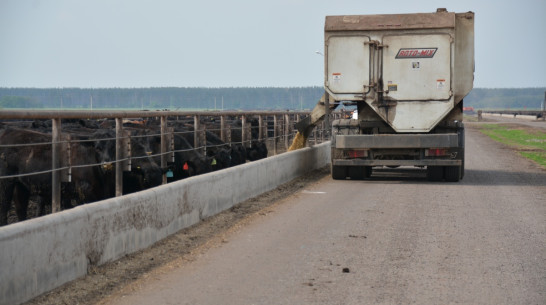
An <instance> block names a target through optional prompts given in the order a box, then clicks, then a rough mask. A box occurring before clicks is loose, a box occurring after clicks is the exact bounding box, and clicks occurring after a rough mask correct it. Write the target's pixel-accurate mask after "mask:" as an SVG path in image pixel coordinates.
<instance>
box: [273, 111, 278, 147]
mask: <svg viewBox="0 0 546 305" xmlns="http://www.w3.org/2000/svg"><path fill="white" fill-rule="evenodd" d="M277 124H278V123H277V115H275V114H274V115H273V155H277V128H278V126H277Z"/></svg>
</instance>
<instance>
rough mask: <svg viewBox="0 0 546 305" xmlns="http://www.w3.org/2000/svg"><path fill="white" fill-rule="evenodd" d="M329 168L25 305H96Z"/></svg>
mask: <svg viewBox="0 0 546 305" xmlns="http://www.w3.org/2000/svg"><path fill="white" fill-rule="evenodd" d="M329 173H330V169H329V167H325V168H322V169H319V170H315V171H312V172H310V173H309V174H307V175H305V176H303V177H300V178H297V179H295V180H293V181H292V182H289V183H286V184H283V185H281V186H279V187H278V188H276V189H274V190H272V191H269V192H267V193H265V194H262V195H260V196H258V197H255V198H252V199H249V200H247V201H245V202H242V203H240V204H238V205H236V206H234V207H232V208H231V209H229V210H227V211H225V212H223V213H220V214H218V215H216V216H214V217H210V218H208V219H205V220H204V221H202V222H201V223H199V224H197V225H195V226H192V227H190V228H187V229H184V230H182V231H180V232H178V233H177V234H174V235H172V236H170V237H168V238H166V239H164V240H162V241H160V242H158V243H157V244H155V245H154V246H152V247H150V248H148V249H145V250H142V251H139V252H137V253H134V254H130V255H127V256H126V257H124V258H122V259H120V260H118V261H115V262H112V263H108V264H105V265H103V266H99V267H93V268H90V269H89V270H88V274H87V276H85V277H83V278H80V279H77V280H74V281H72V282H70V283H67V284H65V285H63V286H61V287H59V288H57V289H55V290H53V291H51V292H48V293H46V294H44V295H42V296H39V297H37V298H35V299H33V300H31V301H29V302H27V303H26V304H71V305H72V304H94V303H99V302H100V301H101V300H102V299H104V298H107V297H108V296H109V295H111V294H112V293H114V292H116V291H118V290H119V289H122V288H123V287H125V286H128V285H130V284H131V283H133V282H135V281H136V280H137V279H139V278H141V277H146V276H148V274H149V273H150V272H152V271H153V270H156V269H159V268H162V267H164V266H168V265H169V264H171V263H172V262H174V261H178V262H179V261H191V260H193V259H192V256H193V255H194V252H195V251H197V250H198V249H199V251H202V250H203V248H207V247H210V246H212V245H211V244H212V243H214V242H222V241H221V239H220V240H219V241H218V240H217V237H218V236H221V233H223V232H225V231H228V230H230V229H231V228H234V227H237V226H240V225H242V224H243V223H244V222H247V221H251V220H252V219H253V218H254V217H259V216H260V215H265V214H267V213H268V208H269V207H271V206H272V205H274V204H275V203H277V202H279V201H281V200H282V199H284V198H287V197H288V196H290V195H292V194H294V193H296V192H297V191H299V190H301V189H303V188H304V187H306V186H307V185H309V184H312V183H314V182H316V181H318V180H320V179H322V178H323V177H325V176H327V175H329Z"/></svg>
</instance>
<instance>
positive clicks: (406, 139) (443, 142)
mask: <svg viewBox="0 0 546 305" xmlns="http://www.w3.org/2000/svg"><path fill="white" fill-rule="evenodd" d="M334 143H335V144H334ZM332 144H333V145H335V148H341V149H347V148H349V149H359V148H360V149H373V148H431V147H436V148H449V147H458V146H459V136H458V135H457V134H456V133H453V134H385V135H336V136H335V141H334V142H332Z"/></svg>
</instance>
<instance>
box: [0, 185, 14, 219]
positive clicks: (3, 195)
mask: <svg viewBox="0 0 546 305" xmlns="http://www.w3.org/2000/svg"><path fill="white" fill-rule="evenodd" d="M14 186H15V185H14V183H13V180H11V179H0V226H5V225H7V224H8V211H9V209H10V207H11V199H12V198H13V191H14Z"/></svg>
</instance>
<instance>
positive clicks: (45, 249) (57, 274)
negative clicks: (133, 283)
mask: <svg viewBox="0 0 546 305" xmlns="http://www.w3.org/2000/svg"><path fill="white" fill-rule="evenodd" d="M329 162H330V142H326V143H323V144H320V145H316V146H314V147H312V148H304V149H300V150H297V151H293V152H287V153H284V154H281V155H278V156H275V157H270V158H267V159H263V160H259V161H255V162H251V163H247V164H244V165H241V166H237V167H234V168H229V169H226V170H222V171H217V172H213V173H209V174H205V175H201V176H196V177H192V178H189V179H185V180H181V181H177V182H174V183H170V184H167V185H163V186H159V187H156V188H154V189H151V190H147V191H143V192H139V193H135V194H130V195H126V196H122V197H118V198H112V199H108V200H104V201H100V202H96V203H93V204H89V205H83V206H80V207H76V208H74V209H71V210H67V211H63V212H60V213H56V214H52V215H48V216H44V217H41V218H36V219H32V220H29V221H24V222H21V223H17V224H13V225H9V226H5V227H2V228H0V249H1V251H0V266H1V267H0V304H20V303H22V302H25V301H28V300H30V299H32V298H34V297H36V296H38V295H40V294H42V293H45V292H47V291H49V290H52V289H54V288H56V287H59V286H60V285H62V284H64V283H67V282H69V281H72V280H74V279H76V278H79V277H81V276H84V275H86V274H87V270H88V268H89V267H90V266H93V265H101V264H104V263H106V262H110V261H113V260H116V259H118V258H120V257H122V256H124V255H127V254H129V253H133V252H135V251H138V250H141V249H144V248H146V247H149V246H150V245H152V244H153V243H155V242H157V241H159V240H161V239H163V238H165V237H167V236H169V235H171V234H173V233H176V232H178V231H179V230H181V229H183V228H186V227H189V226H191V225H193V224H195V223H198V222H199V221H200V220H202V219H204V218H206V217H209V216H212V215H215V214H218V213H220V212H222V211H224V210H226V209H229V208H230V207H232V206H234V205H236V204H237V203H239V202H242V201H244V200H247V199H249V198H252V197H255V196H258V195H259V194H262V193H264V192H267V191H269V190H272V189H274V188H276V187H277V186H278V185H280V184H283V183H286V182H289V181H290V180H292V179H295V178H297V177H299V176H301V175H303V174H305V173H307V172H309V171H310V170H313V169H317V168H320V167H323V166H325V165H327V164H328V163H329Z"/></svg>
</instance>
